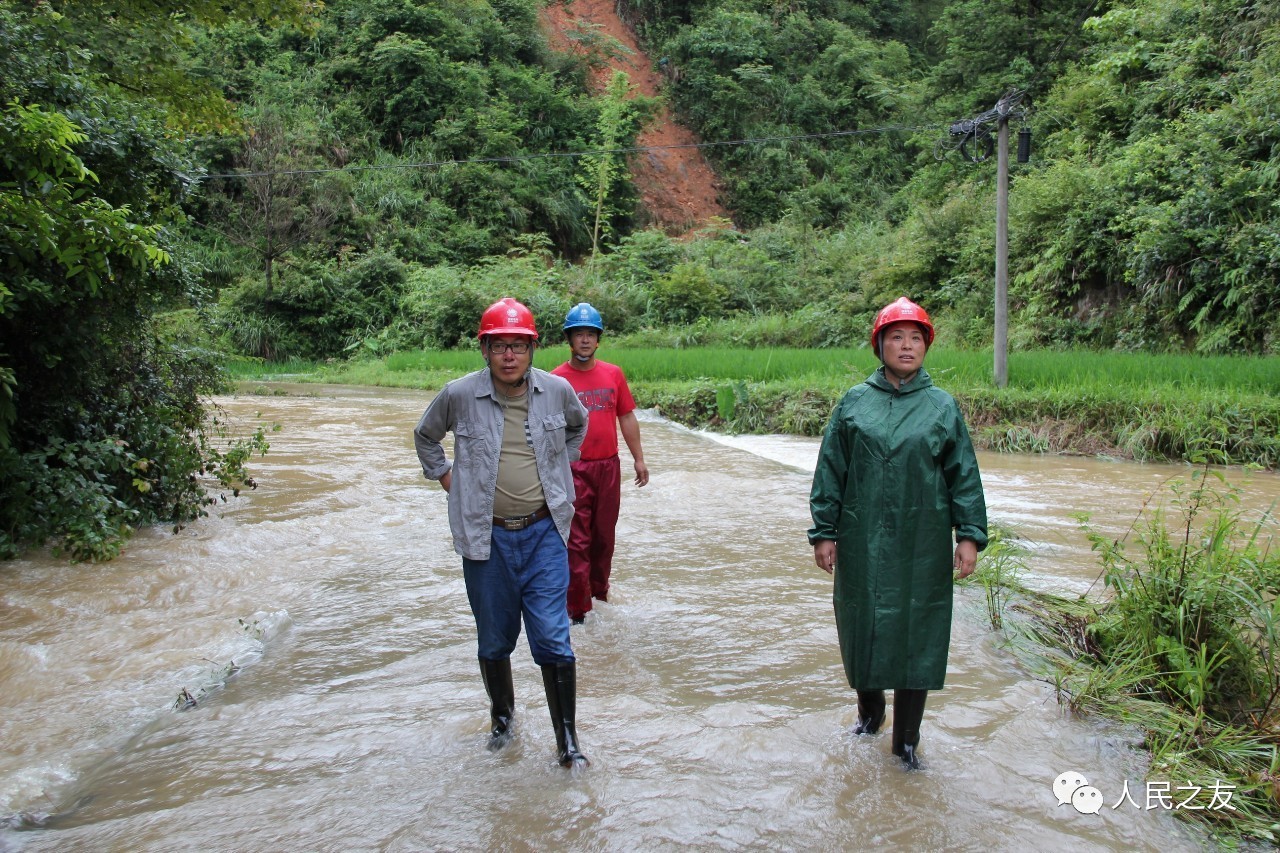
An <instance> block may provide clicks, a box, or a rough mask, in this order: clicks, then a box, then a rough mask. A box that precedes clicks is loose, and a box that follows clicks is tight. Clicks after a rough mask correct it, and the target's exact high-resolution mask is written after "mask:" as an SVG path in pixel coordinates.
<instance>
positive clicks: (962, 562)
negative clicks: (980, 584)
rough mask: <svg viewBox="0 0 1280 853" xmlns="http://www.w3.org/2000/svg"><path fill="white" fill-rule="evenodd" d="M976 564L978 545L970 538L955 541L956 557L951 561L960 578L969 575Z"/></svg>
mask: <svg viewBox="0 0 1280 853" xmlns="http://www.w3.org/2000/svg"><path fill="white" fill-rule="evenodd" d="M977 565H978V546H977V545H975V544H973V540H972V539H961V540H960V541H959V542H957V543H956V557H955V560H954V561H952V566H953V567H954V568H955V570H956V572H957V574H958V576H959V577H960V578H961V579H964V578H967V577H969V575H971V574H973V570H974V569H975V568H976V567H977Z"/></svg>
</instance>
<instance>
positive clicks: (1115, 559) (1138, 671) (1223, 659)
mask: <svg viewBox="0 0 1280 853" xmlns="http://www.w3.org/2000/svg"><path fill="white" fill-rule="evenodd" d="M1238 501H1239V489H1237V488H1234V487H1230V486H1229V485H1226V484H1225V480H1224V479H1223V477H1222V475H1221V474H1219V473H1218V472H1216V471H1213V470H1210V469H1209V468H1208V466H1203V467H1201V468H1200V469H1198V470H1197V471H1196V472H1195V473H1194V475H1193V478H1192V481H1191V482H1190V483H1187V482H1184V481H1175V482H1173V483H1172V484H1171V486H1170V501H1169V504H1168V507H1161V506H1152V505H1151V502H1150V501H1149V502H1148V504H1147V505H1144V507H1143V509H1142V510H1141V512H1140V513H1139V517H1138V519H1136V520H1135V522H1134V525H1133V527H1131V528H1130V531H1129V532H1130V533H1134V532H1136V539H1137V545H1138V548H1137V549H1136V551H1135V550H1131V549H1129V548H1128V547H1127V546H1128V545H1129V544H1130V543H1129V542H1128V541H1127V540H1128V539H1129V534H1128V533H1127V534H1125V535H1124V536H1122V537H1121V538H1119V539H1115V540H1112V539H1109V538H1107V537H1104V536H1102V535H1100V534H1097V533H1093V532H1091V533H1090V538H1091V539H1092V541H1093V543H1094V548H1095V550H1096V551H1098V553H1099V554H1100V556H1101V561H1102V567H1103V572H1102V578H1103V579H1104V581H1105V585H1106V590H1107V592H1108V597H1107V598H1106V599H1105V600H1103V601H1101V602H1093V601H1089V600H1085V599H1081V600H1060V599H1054V597H1052V596H1048V595H1039V596H1036V598H1035V601H1036V604H1035V607H1034V608H1032V610H1033V612H1034V613H1035V615H1036V616H1037V617H1038V618H1037V620H1036V624H1038V625H1039V626H1040V627H1039V628H1033V629H1032V634H1033V635H1034V636H1035V637H1036V638H1037V639H1038V640H1039V641H1041V642H1044V643H1046V644H1048V645H1049V646H1050V647H1051V648H1058V649H1059V650H1061V651H1065V652H1067V655H1066V657H1055V658H1051V659H1048V661H1047V662H1048V670H1049V672H1048V677H1049V679H1050V680H1051V681H1053V682H1054V683H1055V684H1056V685H1057V687H1058V690H1059V695H1060V697H1064V700H1065V701H1066V702H1067V703H1068V704H1069V705H1070V707H1072V708H1074V709H1077V710H1085V711H1093V712H1099V713H1103V714H1106V715H1109V716H1115V717H1117V718H1119V719H1122V720H1124V721H1126V722H1128V723H1131V724H1134V725H1137V726H1139V727H1140V728H1142V729H1143V730H1144V733H1145V735H1146V742H1145V744H1144V745H1145V746H1146V748H1147V749H1149V750H1150V752H1151V770H1150V774H1151V776H1152V778H1154V779H1164V780H1187V781H1188V784H1189V785H1190V784H1192V783H1203V784H1204V788H1203V790H1197V791H1196V792H1195V793H1194V794H1193V795H1190V796H1189V798H1188V799H1189V800H1190V801H1192V802H1193V803H1194V806H1193V807H1188V808H1183V809H1180V810H1179V811H1177V812H1176V814H1177V815H1178V816H1180V817H1182V818H1185V819H1189V820H1203V821H1205V822H1206V823H1208V824H1210V826H1211V828H1212V829H1214V830H1215V831H1217V832H1220V833H1222V834H1223V836H1224V838H1229V837H1231V836H1237V837H1238V836H1253V837H1257V838H1262V839H1266V840H1269V841H1271V842H1273V843H1274V842H1275V840H1276V835H1275V830H1276V829H1277V828H1278V827H1280V802H1278V801H1277V799H1276V789H1275V780H1276V778H1277V776H1276V771H1277V766H1278V761H1280V757H1278V756H1277V751H1276V743H1277V739H1278V738H1280V670H1277V668H1276V666H1275V661H1276V656H1277V655H1280V605H1278V604H1277V602H1278V601H1280V552H1277V550H1276V547H1275V546H1276V538H1277V534H1278V531H1277V529H1276V524H1275V518H1274V517H1273V516H1272V515H1271V513H1270V512H1267V513H1265V514H1264V515H1263V517H1262V518H1261V519H1260V520H1249V519H1247V518H1246V517H1245V515H1244V513H1243V511H1242V510H1241V509H1240V508H1239V506H1238ZM1085 523H1086V529H1088V526H1087V519H1085ZM1209 780H1219V781H1220V782H1221V783H1225V784H1227V785H1230V786H1231V788H1232V799H1231V810H1230V811H1226V810H1222V809H1213V808H1212V807H1211V805H1210V797H1211V796H1212V793H1211V790H1210V787H1209V785H1208V782H1209Z"/></svg>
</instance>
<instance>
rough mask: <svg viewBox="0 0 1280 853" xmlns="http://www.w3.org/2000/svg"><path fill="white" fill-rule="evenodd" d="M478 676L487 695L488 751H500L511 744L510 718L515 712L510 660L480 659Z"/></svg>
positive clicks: (514, 690)
mask: <svg viewBox="0 0 1280 853" xmlns="http://www.w3.org/2000/svg"><path fill="white" fill-rule="evenodd" d="M480 676H481V677H482V678H484V690H485V692H486V693H488V694H489V721H490V723H491V724H492V728H491V729H490V732H489V751H490V752H492V751H494V750H498V749H502V748H503V747H504V746H506V745H507V744H508V743H510V742H511V737H512V734H513V732H512V717H513V716H515V712H516V689H515V687H514V686H513V685H512V683H511V659H510V658H508V659H506V660H485V659H484V658H480Z"/></svg>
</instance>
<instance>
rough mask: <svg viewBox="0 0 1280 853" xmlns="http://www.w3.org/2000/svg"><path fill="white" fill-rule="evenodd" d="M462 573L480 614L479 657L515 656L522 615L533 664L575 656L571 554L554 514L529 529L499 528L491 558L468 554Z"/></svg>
mask: <svg viewBox="0 0 1280 853" xmlns="http://www.w3.org/2000/svg"><path fill="white" fill-rule="evenodd" d="M462 576H463V579H464V580H465V581H466V584H467V600H468V601H469V602H470V603H471V613H472V615H473V616H475V619H476V633H477V634H478V635H479V645H480V648H479V656H480V657H482V658H484V659H485V660H506V659H507V658H509V657H511V652H512V651H514V650H515V647H516V640H518V639H519V638H520V617H521V616H522V615H523V616H524V624H525V628H526V630H527V631H528V636H529V651H530V652H531V653H532V654H533V661H534V663H536V664H538V665H539V666H545V665H547V664H553V663H570V662H572V661H573V659H574V658H573V646H571V645H570V644H569V611H568V610H566V609H565V594H566V593H567V592H568V589H569V553H568V551H567V550H566V549H565V546H564V540H563V539H561V538H560V534H559V532H557V531H556V525H555V522H554V521H553V520H552V519H550V518H544V519H542V520H541V521H537V522H534V523H533V524H532V525H530V526H529V527H526V528H525V529H524V530H504V529H503V528H501V527H494V529H493V544H492V546H491V549H490V551H489V559H487V560H468V559H467V558H466V557H463V558H462Z"/></svg>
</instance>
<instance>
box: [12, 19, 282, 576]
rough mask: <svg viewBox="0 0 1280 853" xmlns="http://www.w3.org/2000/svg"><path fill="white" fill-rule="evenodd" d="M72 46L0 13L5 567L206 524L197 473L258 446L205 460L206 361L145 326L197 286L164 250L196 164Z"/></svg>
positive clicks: (70, 32)
mask: <svg viewBox="0 0 1280 853" xmlns="http://www.w3.org/2000/svg"><path fill="white" fill-rule="evenodd" d="M151 5H152V4H147V6H148V7H150V6H151ZM130 8H132V7H130ZM81 11H83V9H81ZM81 23H83V22H81ZM92 32H93V33H94V35H99V36H100V35H101V33H100V32H97V31H92ZM166 32H167V30H166V28H165V27H164V26H163V25H160V26H157V27H156V28H155V30H154V31H153V35H155V36H156V38H157V39H162V38H164V37H165V34H166ZM83 35H85V34H84V32H83V31H82V30H81V29H80V27H79V26H78V25H77V20H76V19H75V18H74V17H71V18H68V17H64V16H63V15H61V14H59V13H58V12H56V11H54V10H53V9H52V8H50V7H48V6H43V5H38V6H36V7H35V8H34V9H27V8H23V7H21V6H20V4H11V3H4V4H0V105H2V106H0V269H2V270H3V284H0V557H9V556H13V555H14V554H16V553H19V552H20V551H21V550H22V549H23V548H25V547H28V546H31V545H38V544H41V543H43V542H45V541H47V540H49V539H52V540H53V541H54V543H55V544H56V546H57V547H59V548H61V549H63V550H64V551H65V552H67V553H69V554H70V555H72V556H74V557H77V558H85V559H99V558H109V557H110V556H112V555H114V554H115V553H116V552H117V550H118V549H119V547H120V543H121V542H122V541H123V539H124V538H125V537H126V536H127V535H128V533H129V531H130V530H131V529H132V528H133V527H135V526H137V525H138V524H147V523H154V522H157V521H166V522H172V523H175V524H182V523H183V522H185V521H188V520H190V519H191V518H193V517H195V516H196V515H198V514H200V513H201V512H202V511H203V510H202V508H203V507H204V506H205V505H206V504H207V503H208V502H209V501H210V497H209V496H208V495H207V493H206V490H205V488H204V485H203V484H202V483H201V482H200V481H199V480H198V479H197V474H198V473H207V474H211V475H214V476H217V477H219V478H221V479H223V480H224V482H226V483H227V484H231V483H233V482H234V481H237V480H239V479H241V478H242V477H243V471H242V463H243V461H244V458H245V455H246V454H247V451H248V449H249V448H250V447H251V446H261V437H260V436H259V437H258V438H257V439H250V440H249V443H247V444H241V445H240V446H239V447H237V448H234V449H232V450H231V451H230V452H229V453H224V452H223V451H222V450H220V449H218V448H215V447H214V446H213V444H212V439H213V438H214V437H215V436H216V435H217V433H218V432H219V427H218V426H217V425H216V424H215V423H213V422H211V421H209V420H208V419H207V417H206V410H205V404H204V397H205V395H207V394H208V393H209V392H211V391H213V390H215V389H217V388H219V387H221V384H222V378H221V374H220V372H219V370H218V368H217V366H216V363H215V361H214V360H213V357H212V354H211V353H200V352H197V351H193V350H190V349H184V348H181V347H178V346H176V345H174V344H172V343H170V342H167V341H165V340H164V339H162V338H161V336H160V335H159V333H158V331H157V330H156V328H155V327H154V326H153V324H152V314H153V312H154V311H155V310H156V308H158V307H162V306H165V305H170V304H186V303H187V302H188V301H189V300H190V299H191V297H192V294H193V291H195V290H196V289H197V288H198V287H199V279H198V276H197V274H196V272H195V271H194V270H193V269H192V268H191V266H190V264H189V263H187V262H185V261H184V259H183V256H182V255H181V253H179V252H178V251H176V248H175V241H174V237H173V227H174V226H175V224H177V223H178V222H179V221H180V220H181V214H180V210H179V205H180V204H181V202H182V201H183V197H184V195H185V192H186V189H187V187H188V186H189V185H190V180H189V174H188V172H189V170H190V168H191V167H190V164H189V161H187V160H186V158H185V157H184V156H183V152H182V149H181V146H180V145H179V144H178V143H177V142H176V141H175V140H174V138H173V137H172V135H171V134H170V132H169V131H168V130H167V128H166V124H165V117H166V114H165V112H164V110H163V109H161V108H160V106H159V102H158V100H157V99H155V98H151V97H147V98H141V99H137V98H134V97H133V96H132V95H131V94H129V93H128V92H127V91H126V89H125V88H123V87H124V85H125V84H124V83H123V82H122V81H120V80H118V79H116V78H114V77H113V76H112V75H111V69H110V68H106V69H104V68H103V67H102V63H101V62H100V61H95V56H94V54H93V53H92V52H91V51H90V50H88V49H86V47H85V46H86V44H92V43H93V42H94V38H93V37H89V38H87V39H85V40H82V36H83ZM147 42H148V40H147V39H146V38H145V37H136V38H135V39H134V46H135V47H139V48H140V49H141V47H142V46H143V45H144V44H145V43H147ZM151 46H152V47H153V48H155V47H156V45H155V44H152V45H151ZM157 49H158V48H157ZM151 82H152V83H154V85H155V87H156V88H157V89H158V90H165V91H173V88H172V87H171V86H169V84H168V83H166V82H165V81H163V80H159V79H153V80H152V81H151ZM137 88H139V86H137V85H130V86H129V90H128V91H132V90H136V89H137Z"/></svg>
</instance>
